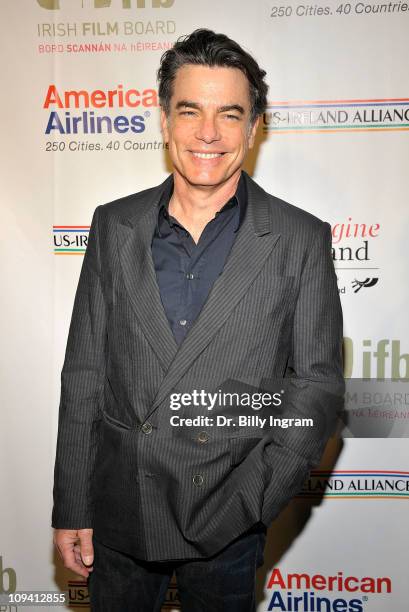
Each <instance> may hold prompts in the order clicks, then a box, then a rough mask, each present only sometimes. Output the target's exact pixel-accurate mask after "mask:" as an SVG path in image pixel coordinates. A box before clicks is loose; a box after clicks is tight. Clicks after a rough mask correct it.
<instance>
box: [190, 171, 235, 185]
mask: <svg viewBox="0 0 409 612" xmlns="http://www.w3.org/2000/svg"><path fill="white" fill-rule="evenodd" d="M231 176H232V175H231V174H227V175H218V176H211V175H208V174H190V173H185V174H182V177H183V178H184V180H185V181H186V182H187V183H189V185H191V186H192V187H203V188H205V187H208V188H215V187H221V186H222V185H224V184H225V183H227V182H228V180H229V179H230V178H231Z"/></svg>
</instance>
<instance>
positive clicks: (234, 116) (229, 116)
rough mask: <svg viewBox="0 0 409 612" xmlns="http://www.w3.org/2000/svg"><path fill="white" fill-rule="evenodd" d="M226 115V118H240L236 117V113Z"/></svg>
mask: <svg viewBox="0 0 409 612" xmlns="http://www.w3.org/2000/svg"><path fill="white" fill-rule="evenodd" d="M226 117H227V118H228V119H236V120H237V121H238V120H239V119H240V117H238V116H237V115H229V114H228V115H226Z"/></svg>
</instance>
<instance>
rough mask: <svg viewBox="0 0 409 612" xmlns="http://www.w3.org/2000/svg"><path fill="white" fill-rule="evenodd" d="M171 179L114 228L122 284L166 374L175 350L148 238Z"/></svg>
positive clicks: (142, 201)
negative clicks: (161, 199)
mask: <svg viewBox="0 0 409 612" xmlns="http://www.w3.org/2000/svg"><path fill="white" fill-rule="evenodd" d="M170 180H171V176H170V177H168V178H167V179H166V181H165V182H164V183H162V184H161V185H160V186H159V187H158V188H157V189H155V190H153V193H152V196H151V197H150V198H148V199H145V200H141V201H140V202H139V203H138V208H137V214H133V215H131V216H129V217H128V218H126V219H123V220H121V221H120V222H119V223H118V226H117V233H118V250H119V257H120V262H121V267H122V273H123V278H124V283H125V286H126V289H127V291H128V294H129V298H130V301H131V303H132V306H133V309H134V311H135V314H136V317H137V319H138V323H139V325H140V327H141V329H142V331H143V333H144V335H145V337H146V339H147V341H148V342H149V344H150V346H151V348H152V350H153V351H154V353H155V354H156V356H157V358H158V360H159V362H160V364H161V366H162V368H163V370H164V371H165V372H166V371H167V370H168V368H169V366H170V364H171V363H172V361H173V359H174V357H175V355H176V352H177V350H178V345H177V342H176V340H175V338H174V336H173V333H172V331H171V329H170V326H169V322H168V319H167V317H166V313H165V311H164V308H163V305H162V300H161V297H160V292H159V287H158V283H157V280H156V273H155V267H154V263H153V259H152V253H151V242H152V236H153V232H154V229H155V224H156V220H157V214H158V207H157V204H158V202H159V201H160V198H161V196H162V193H163V192H164V190H165V189H166V188H167V187H168V184H169V181H170Z"/></svg>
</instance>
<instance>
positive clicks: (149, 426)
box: [141, 421, 152, 434]
mask: <svg viewBox="0 0 409 612" xmlns="http://www.w3.org/2000/svg"><path fill="white" fill-rule="evenodd" d="M141 430H142V432H143V433H144V434H150V433H152V424H151V423H149V421H146V423H144V424H143V425H142V427H141Z"/></svg>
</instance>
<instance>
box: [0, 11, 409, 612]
mask: <svg viewBox="0 0 409 612" xmlns="http://www.w3.org/2000/svg"><path fill="white" fill-rule="evenodd" d="M1 12H2V21H3V28H2V30H3V31H2V36H1V38H0V45H1V50H2V68H3V70H2V73H3V86H2V96H1V99H0V104H1V114H2V119H3V128H2V137H3V138H2V148H1V175H2V195H3V197H2V201H1V210H2V221H3V239H2V241H1V257H0V261H1V265H2V279H3V283H2V289H3V291H2V317H1V321H0V326H1V332H2V333H1V337H2V345H3V350H2V355H1V429H0V436H1V438H0V440H1V447H0V453H1V455H0V461H1V468H2V469H1V476H0V477H1V483H0V485H1V492H2V495H1V504H0V528H1V540H0V593H1V592H3V593H4V592H7V591H12V590H15V589H17V590H28V589H35V590H44V589H47V590H67V589H69V591H70V598H71V605H72V606H81V607H87V591H86V585H85V583H84V582H82V581H79V580H77V578H76V577H75V576H74V575H73V574H71V573H68V572H65V571H64V570H63V568H62V567H61V565H60V563H59V560H58V559H57V558H56V555H55V553H54V551H53V547H52V530H51V527H50V516H51V507H52V476H53V474H52V472H53V466H54V452H55V441H56V433H57V416H58V404H59V392H60V387H59V385H60V372H61V367H62V363H63V358H64V351H65V343H66V339H67V333H68V326H69V321H70V316H71V311H72V306H73V300H74V293H75V289H76V285H77V281H78V276H79V271H80V267H81V262H82V257H83V252H84V248H85V244H84V239H85V238H86V236H87V230H88V227H89V224H90V220H91V217H92V213H93V210H94V209H95V207H96V206H97V205H99V204H102V203H105V202H108V201H111V200H113V199H116V198H118V197H120V196H122V195H126V194H129V193H133V192H136V191H139V190H141V189H144V188H146V187H150V186H152V185H156V184H158V183H159V182H161V181H162V180H163V179H164V177H165V176H166V174H167V172H168V169H167V166H166V162H165V156H164V152H163V148H162V146H161V134H160V130H159V121H158V117H159V113H158V107H157V99H156V69H157V67H158V63H159V58H160V55H161V53H162V51H163V50H164V49H166V48H169V46H171V44H172V43H173V42H174V41H175V40H176V38H177V37H178V36H181V35H183V34H187V33H189V32H191V31H192V30H193V29H195V28H197V27H209V28H211V29H214V30H216V31H219V32H224V33H226V34H228V35H229V36H231V37H232V38H234V39H236V40H238V42H240V43H241V44H242V45H243V46H244V47H245V48H247V49H248V50H250V51H251V52H252V53H253V54H254V55H255V57H256V58H257V60H258V61H259V63H260V65H261V66H262V67H263V68H264V69H265V70H267V73H268V82H269V85H270V92H269V101H270V107H269V109H268V112H267V113H266V114H265V116H264V118H263V119H264V121H263V125H262V126H260V131H259V135H258V145H257V151H256V155H254V156H253V157H252V158H251V159H250V160H249V161H248V164H247V166H246V169H247V170H248V171H250V173H251V174H252V175H253V177H254V178H255V179H256V180H257V181H258V182H259V183H260V184H261V185H262V186H263V187H264V188H265V189H266V190H267V191H269V192H270V193H273V194H275V195H277V196H279V197H281V198H283V199H285V200H287V201H289V202H291V203H293V204H295V205H297V206H300V207H302V208H304V209H306V210H308V211H310V212H312V213H314V214H316V215H317V216H319V217H321V218H322V219H324V220H327V221H328V222H330V223H331V225H332V227H333V234H334V240H333V247H334V263H335V267H336V270H337V275H338V281H339V290H340V295H341V299H342V305H343V311H344V318H345V330H344V335H345V337H346V341H345V357H346V376H347V377H362V376H366V377H376V376H379V372H380V371H382V372H383V376H385V377H386V378H389V377H395V378H397V377H398V378H401V379H402V380H403V381H408V380H409V357H408V355H407V353H409V338H408V333H407V332H408V322H407V321H408V318H407V311H406V304H407V300H408V297H409V293H408V286H407V282H406V279H407V272H408V259H407V247H406V242H405V238H406V234H407V230H408V218H409V213H408V209H407V198H408V195H409V188H408V182H407V171H406V165H407V159H408V152H409V147H408V132H407V130H408V129H409V98H408V97H406V98H405V96H408V89H409V75H408V71H407V70H406V57H407V51H408V37H407V24H408V19H409V5H407V4H405V3H402V2H396V3H384V4H382V3H378V2H376V1H375V2H370V1H369V0H367V1H366V2H356V1H355V0H353V1H352V2H351V3H338V2H336V1H333V0H328V1H327V2H326V3H319V4H318V3H314V4H300V3H297V2H296V1H294V2H292V1H289V2H284V1H283V2H282V4H281V5H280V4H279V3H277V4H274V3H273V2H272V1H265V0H258V1H257V2H247V3H246V2H243V3H238V2H237V1H236V0H224V2H222V3H220V2H219V1H217V0H201V1H200V2H199V1H195V2H192V1H188V0H146V1H144V0H124V1H122V0H112V1H109V0H95V1H94V0H24V1H22V2H12V1H11V0H7V1H5V2H3V3H2V6H1ZM52 86H54V89H53V90H50V89H49V88H50V87H52ZM96 90H101V91H102V92H105V94H106V96H107V97H108V94H107V92H108V91H109V90H110V91H113V90H117V91H118V90H120V91H121V92H127V91H129V90H137V92H139V93H137V92H135V91H134V92H131V93H130V94H129V96H130V101H131V104H133V105H134V106H133V107H132V106H127V105H124V106H121V101H120V99H119V96H118V94H115V95H112V94H111V97H112V98H113V100H112V104H111V105H105V106H102V102H101V101H102V100H103V94H102V93H99V94H98V93H97V94H94V99H92V97H91V94H92V92H94V91H96ZM70 91H71V92H80V91H82V92H83V93H80V94H79V95H78V96H77V98H76V96H75V95H74V94H72V93H71V94H69V95H68V100H67V102H68V103H69V104H64V102H65V100H64V97H65V92H70ZM56 92H57V93H58V94H59V96H60V98H61V105H60V106H59V105H58V103H57V102H58V100H56V95H55V93H56ZM90 97H91V102H90V103H89V105H87V99H88V98H90ZM76 99H77V104H76ZM92 102H94V105H92ZM137 102H138V104H137V105H136V103H137ZM98 104H99V106H98ZM52 113H54V114H52ZM101 116H104V117H108V118H110V119H111V121H112V124H114V121H115V119H116V118H117V117H124V118H125V119H117V120H116V121H117V128H118V129H116V128H115V127H112V133H107V128H106V125H107V123H108V121H109V119H108V120H104V121H103V122H102V123H103V127H102V129H101V131H100V132H98V130H92V129H90V126H91V124H92V122H93V120H95V121H96V119H97V118H98V117H101ZM135 116H136V117H137V118H136V119H132V117H135ZM76 117H78V118H80V119H81V121H79V122H78V125H77V133H73V127H72V119H73V118H76ZM67 119H69V120H70V121H69V124H70V125H71V128H69V130H68V131H67V129H66V120H67ZM59 121H60V122H61V123H60V127H61V129H57V127H58V123H59ZM86 121H87V122H88V130H87V129H86V128H85V126H84V122H86ZM132 121H133V122H134V124H132ZM49 124H50V125H51V126H52V127H53V128H54V129H51V130H49V133H47V126H48V125H49ZM130 125H135V126H136V127H135V131H132V130H131V129H130V128H129V126H130ZM70 130H71V133H67V132H69V131H70ZM93 131H94V133H90V132H93ZM87 132H88V133H87ZM348 224H349V229H348V228H347V225H348ZM341 232H342V235H341ZM348 234H349V235H348ZM340 236H341V237H340ZM366 279H369V280H366ZM372 279H377V280H372ZM354 281H358V282H359V283H361V284H360V285H359V284H356V283H355V284H353V283H354ZM362 283H363V284H362ZM357 288H358V290H357V291H356V289H357ZM382 341H383V342H382ZM382 347H383V352H382ZM382 355H383V356H382ZM379 368H380V369H379ZM389 408H390V410H389V413H388V414H386V413H385V412H382V411H379V413H376V411H375V412H372V413H366V414H364V413H363V414H362V418H368V419H378V420H380V421H382V419H393V420H395V421H399V420H401V421H403V420H405V419H407V418H409V409H408V406H407V403H406V404H405V403H403V404H400V405H399V406H396V405H391V406H390V407H389ZM395 408H397V409H396V410H395ZM341 447H342V448H341ZM408 460H409V450H408V445H407V443H406V439H405V438H401V439H399V438H390V439H362V438H349V439H347V440H345V441H344V444H343V445H341V444H340V443H339V442H336V441H335V440H332V441H331V442H330V444H329V445H328V448H327V452H326V455H325V457H324V460H323V462H322V465H321V466H320V470H321V472H317V473H315V474H313V475H312V477H311V479H310V481H309V482H308V483H306V488H305V491H304V494H303V495H301V496H300V498H299V499H296V500H294V501H293V502H292V503H291V504H290V505H289V506H288V507H287V509H286V510H285V511H284V512H283V513H282V515H281V516H280V517H279V518H278V519H277V521H275V523H274V524H273V525H272V527H271V529H270V531H269V539H268V543H267V546H266V551H265V560H266V562H265V566H264V567H263V568H261V569H260V570H259V573H258V588H259V593H258V599H259V607H258V610H260V611H261V610H263V611H264V610H268V609H271V610H285V611H289V610H292V611H294V610H297V607H295V606H296V604H295V602H294V598H296V597H299V598H305V597H306V598H307V599H310V600H311V598H312V599H314V598H315V599H316V598H319V597H325V598H327V599H328V600H329V601H330V603H329V604H327V603H325V602H324V603H322V608H321V609H322V610H327V609H328V610H342V611H344V610H345V611H346V610H351V611H359V610H365V611H368V612H375V611H377V612H389V610H394V611H395V612H404V611H406V610H407V607H408V596H409V587H408V581H407V569H406V568H407V567H408V563H409V552H408V551H409V532H408V529H407V502H408V497H409V491H408V490H407V489H408V487H407V483H408V481H409V461H408ZM335 461H336V463H335ZM331 470H335V471H333V472H332V475H331ZM387 481H389V485H388V484H387ZM325 482H327V483H329V485H330V487H329V488H327V490H326V493H325V494H324V497H323V498H322V499H321V498H320V497H322V495H321V496H320V495H319V493H320V490H321V489H322V488H323V485H324V484H325ZM336 483H338V484H336ZM351 483H352V484H351ZM336 486H338V487H339V488H338V489H336V488H335V487H336ZM331 487H332V488H331ZM336 491H337V492H338V494H337V495H335V492H336ZM321 494H322V491H321ZM274 570H275V571H274ZM272 572H273V573H272ZM288 574H304V575H305V576H304V578H303V579H302V580H301V581H300V582H299V583H298V584H296V582H294V578H293V581H292V582H291V579H290V581H288V579H287V578H288ZM316 574H321V575H322V576H324V578H322V579H319V578H315V579H314V578H313V577H314V575H316ZM328 576H338V578H339V580H337V581H333V586H332V589H330V588H329V583H328ZM340 577H343V578H344V579H345V578H347V577H352V578H353V579H352V580H350V581H349V582H348V581H346V584H347V585H348V584H349V585H350V586H351V585H354V586H355V585H356V589H355V590H351V589H350V590H348V587H347V586H345V582H344V583H342V581H341V580H340ZM364 577H367V580H366V581H365V580H364V581H363V582H362V578H364ZM368 578H373V580H368ZM377 578H387V579H388V580H384V581H381V583H378V582H377V580H376V579H377ZM354 579H356V580H354ZM305 593H307V594H309V595H308V596H307V595H304V594H305ZM176 600H177V592H176V589H175V588H172V589H170V590H169V593H168V598H167V601H168V605H167V608H168V609H171V608H173V607H174V606H172V602H174V603H175V602H176ZM336 600H339V601H338V602H336ZM341 600H343V601H344V602H345V603H342V601H341ZM175 605H176V604H175ZM297 605H298V610H299V611H300V612H301V611H303V612H309V611H312V610H317V609H318V610H319V607H318V604H317V603H316V604H314V605H315V608H314V607H312V604H311V601H310V603H308V602H307V600H306V599H300V600H299V601H298V604H297ZM328 606H329V607H328ZM0 609H1V610H3V609H4V610H7V609H8V608H7V607H4V608H0ZM11 609H13V608H11ZM14 609H15V608H14ZM26 609H27V610H28V609H30V607H27V608H26ZM33 609H34V608H33Z"/></svg>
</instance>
